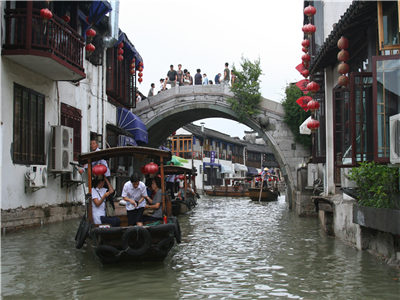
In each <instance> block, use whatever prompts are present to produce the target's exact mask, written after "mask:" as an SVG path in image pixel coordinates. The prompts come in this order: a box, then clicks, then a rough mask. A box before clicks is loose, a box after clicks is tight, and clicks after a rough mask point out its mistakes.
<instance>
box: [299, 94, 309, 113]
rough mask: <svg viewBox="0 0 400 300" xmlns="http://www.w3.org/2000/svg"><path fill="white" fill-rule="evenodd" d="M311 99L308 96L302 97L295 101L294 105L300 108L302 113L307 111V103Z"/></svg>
mask: <svg viewBox="0 0 400 300" xmlns="http://www.w3.org/2000/svg"><path fill="white" fill-rule="evenodd" d="M311 100H312V98H311V97H310V96H302V97H300V98H299V99H297V100H296V103H297V104H298V105H300V107H301V108H302V109H303V110H304V111H308V107H307V103H308V102H309V101H311Z"/></svg>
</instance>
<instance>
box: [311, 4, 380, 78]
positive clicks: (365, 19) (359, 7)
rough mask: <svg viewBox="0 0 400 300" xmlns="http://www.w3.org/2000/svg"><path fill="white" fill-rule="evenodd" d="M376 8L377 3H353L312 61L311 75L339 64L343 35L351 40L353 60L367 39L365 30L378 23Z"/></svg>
mask: <svg viewBox="0 0 400 300" xmlns="http://www.w3.org/2000/svg"><path fill="white" fill-rule="evenodd" d="M376 7H377V2H376V1H353V2H352V3H351V5H350V6H349V8H348V9H347V10H346V12H345V13H344V14H343V15H342V16H341V18H340V20H339V21H338V22H337V24H336V25H335V27H334V29H333V30H332V31H331V33H330V34H329V35H328V37H327V38H326V39H325V42H324V44H323V46H322V47H321V48H320V49H319V51H318V52H317V54H316V55H315V57H314V59H313V60H312V61H311V65H310V74H314V73H315V72H317V71H320V70H321V69H322V68H324V67H326V66H329V65H334V64H336V63H337V62H338V61H337V53H338V52H339V49H338V47H337V41H338V40H339V39H340V37H341V36H342V35H343V36H345V37H346V38H347V39H348V40H349V44H350V47H349V49H348V50H349V53H350V59H351V56H352V54H353V55H354V54H355V53H356V50H357V48H359V46H360V45H359V43H358V42H361V41H362V40H364V41H365V39H366V37H365V34H363V32H364V31H365V29H366V28H367V27H368V25H370V24H374V23H376V18H377V17H376V10H377V8H376Z"/></svg>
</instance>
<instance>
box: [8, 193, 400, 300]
mask: <svg viewBox="0 0 400 300" xmlns="http://www.w3.org/2000/svg"><path fill="white" fill-rule="evenodd" d="M179 220H180V223H181V227H182V243H181V244H180V245H177V246H175V247H174V248H173V250H172V253H171V254H170V256H168V257H167V259H166V260H165V261H164V262H163V263H148V262H146V263H142V264H140V263H139V264H130V265H126V264H124V265H116V266H102V265H101V264H100V263H99V262H98V261H97V260H95V259H94V256H93V254H92V253H91V252H89V251H87V250H85V248H84V249H81V250H76V249H75V248H74V236H75V230H76V228H77V226H78V222H79V220H74V221H69V222H65V223H60V224H54V225H50V226H44V227H42V228H36V229H31V230H27V231H25V232H19V233H14V234H7V235H5V236H3V237H2V245H1V249H2V269H1V273H2V276H1V279H2V283H1V287H2V296H3V298H4V299H7V298H18V299H38V298H51V299H66V298H67V299H93V298H98V299H109V298H114V299H133V298H134V299H156V298H160V299H193V298H196V299H205V298H215V299H255V298H272V299H274V298H278V297H280V298H283V299H287V298H289V299H324V298H325V299H350V298H351V299H355V298H356V299H378V298H379V299H398V295H399V294H400V283H399V281H398V278H399V271H398V270H395V269H393V268H390V267H388V266H386V265H385V264H384V263H381V262H380V261H377V260H376V259H375V258H373V257H372V256H370V255H369V254H368V253H366V252H360V251H357V250H355V249H353V248H351V247H349V246H346V245H344V244H342V243H341V242H340V241H338V240H335V239H333V238H329V237H327V236H326V235H325V234H324V233H323V232H321V230H320V229H319V226H318V221H317V220H316V219H308V218H298V217H296V216H295V215H294V214H293V213H292V212H290V211H288V210H287V207H286V204H285V202H284V199H283V198H280V200H279V201H278V202H271V203H257V202H252V201H250V200H248V199H246V198H242V199H240V198H239V199H226V198H202V199H201V200H200V201H199V205H198V206H197V207H196V208H195V210H194V211H193V212H191V213H190V214H188V215H185V216H182V217H180V218H179Z"/></svg>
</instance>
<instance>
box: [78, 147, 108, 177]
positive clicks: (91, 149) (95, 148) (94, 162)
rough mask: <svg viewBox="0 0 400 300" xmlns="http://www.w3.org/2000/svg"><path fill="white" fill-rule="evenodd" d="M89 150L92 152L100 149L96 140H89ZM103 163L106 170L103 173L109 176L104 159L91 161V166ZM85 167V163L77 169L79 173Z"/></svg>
mask: <svg viewBox="0 0 400 300" xmlns="http://www.w3.org/2000/svg"><path fill="white" fill-rule="evenodd" d="M90 151H92V152H94V151H100V149H99V144H98V143H97V141H96V140H91V141H90ZM100 164H101V165H104V166H106V168H107V172H106V173H105V175H106V177H110V175H111V173H110V168H109V167H108V164H107V161H106V160H104V159H101V160H97V161H93V162H92V167H94V166H95V165H100ZM85 169H87V164H86V165H85V166H84V167H83V168H80V169H79V173H80V174H82V173H83V172H84V171H85Z"/></svg>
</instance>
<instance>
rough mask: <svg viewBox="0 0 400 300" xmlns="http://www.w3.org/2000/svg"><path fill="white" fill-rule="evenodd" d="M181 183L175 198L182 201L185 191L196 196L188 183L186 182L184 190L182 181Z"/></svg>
mask: <svg viewBox="0 0 400 300" xmlns="http://www.w3.org/2000/svg"><path fill="white" fill-rule="evenodd" d="M180 184H181V188H180V189H179V192H178V195H177V196H176V199H177V200H181V201H184V200H185V199H186V195H187V194H186V193H189V194H191V195H193V196H196V193H195V192H194V190H193V189H192V188H191V187H190V183H188V184H187V189H186V191H185V187H184V185H183V182H181V183H180Z"/></svg>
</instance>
